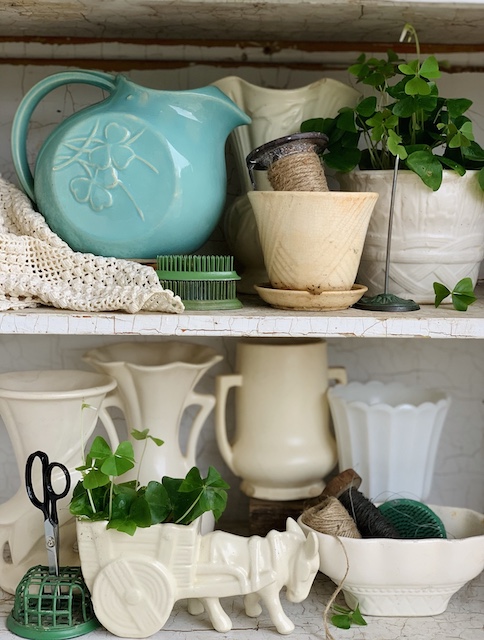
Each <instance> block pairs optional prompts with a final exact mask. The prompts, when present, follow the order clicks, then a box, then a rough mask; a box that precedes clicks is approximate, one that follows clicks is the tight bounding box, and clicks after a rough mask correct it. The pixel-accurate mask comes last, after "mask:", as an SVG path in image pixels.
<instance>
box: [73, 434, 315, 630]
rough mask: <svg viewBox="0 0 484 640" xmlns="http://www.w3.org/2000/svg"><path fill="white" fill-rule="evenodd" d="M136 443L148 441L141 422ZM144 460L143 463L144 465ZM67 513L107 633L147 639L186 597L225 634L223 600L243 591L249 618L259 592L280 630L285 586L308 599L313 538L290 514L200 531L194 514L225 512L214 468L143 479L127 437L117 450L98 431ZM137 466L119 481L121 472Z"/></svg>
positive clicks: (286, 622)
mask: <svg viewBox="0 0 484 640" xmlns="http://www.w3.org/2000/svg"><path fill="white" fill-rule="evenodd" d="M132 436H133V438H134V439H135V440H141V441H144V448H143V453H144V450H145V449H146V446H147V445H148V444H149V441H150V440H151V441H152V442H153V443H154V444H155V445H157V446H160V445H161V444H163V442H162V441H161V440H159V439H158V438H153V437H151V436H150V435H149V432H148V430H147V429H145V430H144V431H134V432H132ZM142 457H143V455H141V460H140V465H141V463H142ZM79 471H80V472H81V474H82V479H81V480H80V481H79V482H78V484H77V486H76V487H75V489H74V492H73V496H72V500H71V504H70V510H71V513H73V514H74V515H76V516H77V518H78V519H77V539H78V547H79V556H80V559H81V568H82V573H83V577H84V580H85V582H86V584H87V587H88V588H89V590H90V592H91V595H92V603H93V606H94V611H95V614H96V616H97V618H98V619H99V621H100V622H101V624H102V625H103V626H104V627H105V628H106V629H107V630H108V631H110V632H111V633H113V634H114V635H117V636H121V637H126V638H145V637H147V636H149V635H151V634H153V633H155V632H157V631H159V630H160V629H161V628H162V627H163V625H164V624H165V622H166V620H167V619H168V617H169V615H170V613H171V611H172V608H173V605H174V603H175V602H176V601H177V600H179V599H187V598H188V599H189V611H191V612H192V613H200V612H201V611H203V607H206V609H207V612H208V616H209V618H210V620H211V622H212V624H213V626H214V628H215V629H217V630H218V631H223V632H226V631H229V630H230V629H231V627H232V622H231V620H230V617H229V616H228V615H227V614H226V613H225V611H224V610H223V608H222V606H221V604H220V602H219V598H221V597H226V596H233V595H245V596H247V598H246V606H247V612H248V614H249V615H252V616H254V615H259V613H260V611H259V607H258V604H257V603H258V601H259V598H260V599H262V600H263V601H264V602H265V603H266V605H267V606H268V609H269V611H270V616H271V620H272V621H273V623H274V624H275V626H276V628H277V630H278V631H279V632H280V633H289V631H290V630H292V629H293V628H294V624H293V623H292V622H291V620H290V619H289V618H288V617H287V616H286V614H285V613H284V611H283V609H282V606H281V603H280V601H279V592H280V591H281V589H282V587H283V586H286V587H287V597H288V599H289V600H291V601H292V602H301V601H302V600H304V599H305V598H306V597H307V595H308V593H309V590H310V588H311V585H312V583H313V580H314V578H315V576H316V573H317V571H318V568H319V551H318V541H317V538H316V535H315V534H314V535H309V536H307V537H306V535H305V534H304V533H303V531H302V529H301V527H300V526H299V525H298V524H297V523H296V522H295V521H294V520H291V518H288V521H287V525H286V531H281V532H279V531H272V532H271V533H270V534H268V536H266V538H262V537H260V536H252V537H250V538H246V537H244V536H238V535H234V534H231V533H227V532H225V531H212V532H209V533H207V534H205V535H202V534H201V531H200V527H199V522H200V516H201V515H202V514H203V513H205V512H207V511H212V512H213V514H214V516H215V519H218V518H219V517H220V515H221V514H222V512H223V511H224V509H225V506H226V502H227V493H226V490H227V489H228V485H227V484H226V482H224V480H223V479H222V478H221V477H220V475H219V473H218V472H217V471H216V470H215V469H214V468H213V467H210V468H209V470H208V474H207V477H206V478H202V477H201V475H200V471H199V470H198V468H197V467H193V468H192V469H190V471H189V472H188V473H187V475H186V477H185V478H168V477H164V478H162V479H161V482H158V481H157V480H154V481H150V482H148V484H147V485H146V486H140V482H139V480H138V478H139V467H138V469H136V468H135V461H134V455H133V447H132V444H131V442H129V441H125V442H121V443H120V444H119V445H118V446H117V448H116V450H115V451H113V450H112V449H111V448H110V446H109V445H108V443H107V442H106V441H105V440H104V439H103V438H101V437H98V438H95V439H94V441H93V443H92V446H91V448H90V451H89V453H88V454H87V455H86V457H85V464H84V465H82V466H81V467H79ZM131 471H137V477H136V478H135V479H131V480H128V481H125V482H120V481H119V479H120V478H121V477H122V476H124V474H126V473H129V472H131Z"/></svg>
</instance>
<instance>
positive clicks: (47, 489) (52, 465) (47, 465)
mask: <svg viewBox="0 0 484 640" xmlns="http://www.w3.org/2000/svg"><path fill="white" fill-rule="evenodd" d="M36 458H39V460H40V462H41V465H42V490H43V499H42V501H41V500H39V498H38V497H37V496H36V495H35V491H34V486H33V482H32V468H33V465H34V461H35V459H36ZM56 468H57V469H60V470H61V471H62V473H63V474H64V478H65V481H66V484H65V487H64V489H63V490H62V491H61V492H60V493H56V491H54V488H53V486H52V472H53V471H54V469H56ZM25 485H26V488H27V495H28V496H29V499H30V501H31V502H32V504H33V505H34V506H35V507H37V509H40V510H41V511H42V512H43V514H44V519H45V520H47V519H48V520H49V521H50V522H51V523H52V524H54V525H56V524H58V518H57V507H56V503H57V500H60V499H61V498H64V497H65V496H66V495H67V494H68V492H69V489H70V488H71V476H70V473H69V471H68V469H67V468H66V467H65V466H64V465H63V464H61V463H60V462H49V457H48V455H47V454H46V453H45V452H44V451H35V452H34V453H31V454H30V455H29V457H28V458H27V463H26V466H25Z"/></svg>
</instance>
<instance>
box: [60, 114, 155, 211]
mask: <svg viewBox="0 0 484 640" xmlns="http://www.w3.org/2000/svg"><path fill="white" fill-rule="evenodd" d="M99 129H100V123H99V120H98V121H97V122H96V123H95V125H94V127H93V129H92V130H91V132H90V133H89V134H88V135H87V136H85V137H84V136H82V135H75V136H73V137H71V138H67V139H66V140H65V141H64V142H63V143H62V147H65V149H66V151H65V156H64V155H59V156H58V158H57V160H58V162H57V164H55V165H54V167H53V169H52V170H53V171H62V170H63V169H66V168H67V167H69V166H71V165H76V166H77V167H79V168H80V169H81V170H82V172H83V175H79V176H76V177H74V178H72V179H71V180H70V182H69V189H70V192H71V194H72V196H73V198H74V199H75V200H76V201H77V202H79V203H82V204H84V203H85V204H88V205H89V207H90V208H91V209H92V210H93V211H102V210H103V209H107V208H109V207H112V206H113V203H114V195H113V193H112V192H113V190H114V189H116V187H119V188H120V189H122V190H123V191H124V193H125V194H126V195H127V196H128V198H129V199H130V200H131V202H132V203H133V206H134V208H135V210H136V212H137V214H138V215H139V217H140V218H141V220H144V214H143V211H142V210H141V208H140V207H139V206H138V205H137V204H136V201H135V199H134V196H133V195H132V194H131V193H130V191H129V189H128V187H127V185H126V184H125V183H124V182H123V180H122V179H121V176H120V174H121V173H122V172H123V171H125V170H126V169H127V168H128V166H129V165H130V164H131V163H132V162H133V160H138V161H140V162H141V163H143V164H144V165H145V166H146V167H147V168H148V170H150V171H152V172H153V173H156V174H159V170H158V169H157V167H155V166H154V165H153V164H152V163H151V162H149V161H148V160H147V159H146V158H143V157H141V156H140V155H139V154H138V153H136V152H135V151H134V150H133V148H132V147H133V145H134V143H135V142H136V141H137V140H138V139H139V138H140V137H141V136H142V135H143V134H144V133H145V132H146V128H143V129H141V130H139V131H137V132H135V133H132V132H131V131H130V130H129V129H128V128H127V127H125V126H123V125H120V124H118V123H116V122H111V123H109V124H108V125H107V126H106V127H105V128H104V131H102V132H99ZM62 147H61V148H62ZM127 182H128V183H129V181H127Z"/></svg>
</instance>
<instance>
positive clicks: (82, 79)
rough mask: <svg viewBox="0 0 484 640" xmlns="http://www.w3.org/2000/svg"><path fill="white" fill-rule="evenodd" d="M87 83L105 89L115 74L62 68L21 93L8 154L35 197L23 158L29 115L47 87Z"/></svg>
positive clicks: (112, 83) (111, 87)
mask: <svg viewBox="0 0 484 640" xmlns="http://www.w3.org/2000/svg"><path fill="white" fill-rule="evenodd" d="M74 83H77V84H79V83H81V84H90V85H93V86H95V87H99V88H100V89H104V90H106V91H109V92H111V91H113V90H114V89H115V86H116V84H115V77H114V76H112V75H110V74H109V73H102V72H101V71H81V70H79V71H77V70H74V71H65V72H63V73H56V74H54V75H52V76H48V77H47V78H44V80H41V81H40V82H38V83H37V84H36V85H34V86H33V87H32V89H30V91H28V92H27V93H26V94H25V96H24V97H23V99H22V101H21V102H20V105H19V107H18V109H17V112H16V114H15V117H14V119H13V124H12V157H13V164H14V167H15V171H16V172H17V176H18V179H19V182H20V185H21V186H22V189H23V190H24V191H25V193H26V194H27V195H28V196H29V198H30V199H31V200H33V201H35V195H34V178H33V176H32V172H31V171H30V167H29V163H28V159H27V134H28V128H29V123H30V119H31V117H32V114H33V112H34V110H35V108H36V107H37V105H38V104H39V102H40V101H41V100H42V99H43V98H44V97H45V96H46V95H47V94H48V93H50V92H51V91H53V90H54V89H57V88H58V87H61V86H62V85H65V84H74Z"/></svg>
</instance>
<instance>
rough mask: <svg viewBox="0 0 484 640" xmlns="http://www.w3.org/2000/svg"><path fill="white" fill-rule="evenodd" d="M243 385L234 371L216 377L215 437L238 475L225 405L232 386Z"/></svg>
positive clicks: (229, 465)
mask: <svg viewBox="0 0 484 640" xmlns="http://www.w3.org/2000/svg"><path fill="white" fill-rule="evenodd" d="M241 386H242V376H241V375H239V374H237V373H234V374H231V375H226V376H217V377H216V379H215V397H216V399H217V405H216V407H215V437H216V439H217V445H218V448H219V451H220V453H221V455H222V458H223V459H224V460H225V463H226V464H227V466H228V468H229V469H230V470H231V471H232V473H234V474H235V475H238V474H237V472H236V471H235V469H234V465H233V457H234V455H233V451H232V447H231V446H230V442H229V439H228V437H227V424H226V421H225V405H226V403H227V395H228V392H229V390H230V389H231V388H232V387H241Z"/></svg>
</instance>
